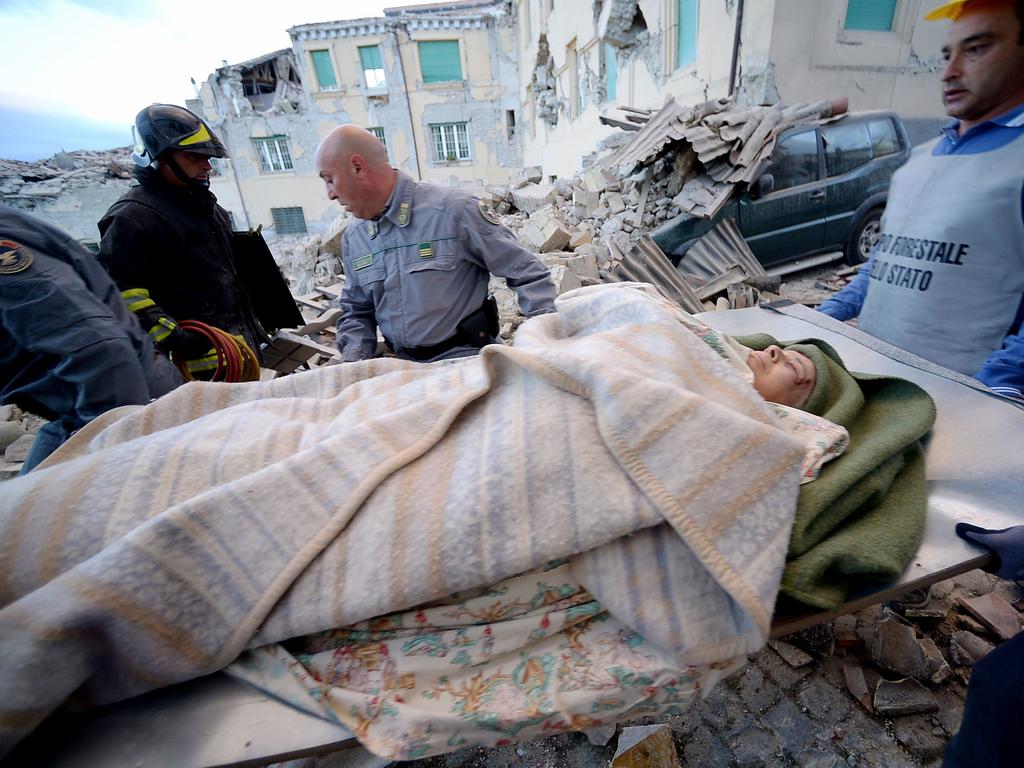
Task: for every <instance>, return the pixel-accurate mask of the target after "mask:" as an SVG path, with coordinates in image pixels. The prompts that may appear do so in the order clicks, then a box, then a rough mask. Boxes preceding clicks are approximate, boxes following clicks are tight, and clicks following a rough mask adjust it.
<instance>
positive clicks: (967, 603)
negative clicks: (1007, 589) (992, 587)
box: [957, 592, 1021, 640]
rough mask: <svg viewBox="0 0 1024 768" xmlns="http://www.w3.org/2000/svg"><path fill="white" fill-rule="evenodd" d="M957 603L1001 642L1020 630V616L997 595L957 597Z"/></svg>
mask: <svg viewBox="0 0 1024 768" xmlns="http://www.w3.org/2000/svg"><path fill="white" fill-rule="evenodd" d="M957 603H958V604H959V605H960V606H962V607H963V608H964V609H965V610H966V611H967V612H968V613H970V614H971V615H972V616H973V617H974V618H976V619H977V620H978V621H980V622H981V623H982V624H984V625H985V626H986V627H987V628H988V629H990V630H991V631H992V632H994V633H995V634H996V635H997V636H998V637H999V638H1000V639H1002V640H1009V639H1010V638H1011V637H1013V636H1014V635H1016V634H1017V633H1018V632H1020V630H1021V618H1020V614H1019V613H1017V611H1016V610H1015V609H1014V607H1013V606H1012V605H1010V604H1009V603H1008V602H1006V601H1005V600H1004V599H1003V598H1001V597H1000V596H999V595H997V594H994V593H991V592H990V593H989V594H987V595H979V596H978V597H973V598H969V599H968V598H963V597H959V598H957Z"/></svg>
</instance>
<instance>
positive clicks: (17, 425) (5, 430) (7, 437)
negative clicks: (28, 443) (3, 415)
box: [0, 421, 28, 451]
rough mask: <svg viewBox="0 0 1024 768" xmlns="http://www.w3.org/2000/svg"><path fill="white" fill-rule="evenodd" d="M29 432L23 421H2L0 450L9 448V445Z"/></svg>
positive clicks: (0, 423) (0, 426)
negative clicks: (25, 428)
mask: <svg viewBox="0 0 1024 768" xmlns="http://www.w3.org/2000/svg"><path fill="white" fill-rule="evenodd" d="M27 434H28V432H26V431H25V430H24V429H23V428H22V426H21V422H18V421H0V451H5V450H7V446H9V445H11V444H12V443H14V442H16V441H17V440H18V439H19V438H22V437H24V436H25V435H27Z"/></svg>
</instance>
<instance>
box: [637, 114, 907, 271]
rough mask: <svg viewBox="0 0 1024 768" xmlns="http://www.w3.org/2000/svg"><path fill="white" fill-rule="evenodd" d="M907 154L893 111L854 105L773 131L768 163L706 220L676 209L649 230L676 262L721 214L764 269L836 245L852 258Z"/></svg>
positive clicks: (864, 249)
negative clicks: (671, 216)
mask: <svg viewBox="0 0 1024 768" xmlns="http://www.w3.org/2000/svg"><path fill="white" fill-rule="evenodd" d="M908 157H910V140H909V139H908V138H907V131H906V128H905V127H904V125H903V121H902V120H900V118H899V116H898V115H897V114H895V113H893V112H861V113H854V114H850V115H845V116H843V117H840V118H836V119H834V120H830V121H827V122H822V123H819V124H816V125H804V126H799V127H795V128H791V129H789V130H787V131H785V132H784V133H782V134H781V136H780V137H779V139H778V141H777V143H776V145H775V151H774V152H773V153H772V161H771V165H770V166H769V167H768V170H767V172H766V173H764V174H763V175H762V176H761V177H760V178H759V179H757V180H756V181H755V182H753V183H752V184H751V185H750V187H749V188H748V189H746V190H744V191H742V192H739V193H738V194H737V195H736V196H734V197H733V199H732V200H731V201H730V202H729V203H728V204H727V205H726V206H725V208H723V209H722V210H721V211H720V212H719V213H718V215H716V216H715V217H714V218H713V219H702V218H696V217H693V216H689V215H683V216H680V217H678V218H676V219H674V220H672V221H669V222H666V223H665V224H663V225H662V226H661V227H659V228H658V229H657V230H655V232H654V233H653V237H654V241H655V242H656V243H657V244H658V245H659V246H660V247H661V249H662V250H663V251H665V253H666V254H668V255H669V256H670V258H672V260H673V261H674V262H676V263H678V261H679V259H680V258H681V257H682V256H683V255H684V254H685V253H686V251H687V249H689V247H690V246H691V245H692V244H693V243H694V242H696V241H697V240H698V239H700V238H701V237H702V236H703V235H704V234H706V233H707V232H708V231H709V230H710V229H711V228H712V227H714V226H715V225H716V224H718V223H719V222H720V221H722V220H723V219H727V218H732V219H735V220H736V223H737V225H738V226H739V229H740V232H741V233H742V234H743V237H744V239H745V240H746V241H747V244H748V245H749V246H750V248H751V250H752V251H753V252H754V255H755V256H757V258H758V260H759V261H760V262H761V263H762V264H763V265H764V266H765V267H768V268H771V267H776V266H780V265H782V264H785V263H786V262H789V261H793V260H794V259H798V258H802V257H805V256H810V255H812V254H816V253H828V252H832V251H839V250H841V251H843V253H844V255H845V258H846V262H847V263H848V264H859V263H861V262H863V261H865V260H866V259H867V257H868V255H869V254H870V253H871V248H872V246H873V245H874V243H875V240H876V239H877V238H878V233H879V228H880V222H881V219H882V211H883V210H884V209H885V201H886V197H887V196H888V193H889V180H890V179H891V178H892V174H893V172H894V171H895V170H896V169H897V168H899V167H900V166H901V165H903V163H905V162H906V160H907V158H908Z"/></svg>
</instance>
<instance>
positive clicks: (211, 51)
mask: <svg viewBox="0 0 1024 768" xmlns="http://www.w3.org/2000/svg"><path fill="white" fill-rule="evenodd" d="M403 4H409V2H403V1H402V0H391V1H390V2H381V1H380V0H333V2H328V1H327V0H285V2H273V3H271V2H268V3H257V2H251V0H248V1H247V0H205V2H199V3H181V2H172V0H0V29H2V30H3V40H4V42H3V56H0V158H6V159H15V160H40V159H43V158H47V157H50V156H51V155H53V154H54V153H55V152H59V151H61V150H62V149H63V150H66V151H72V150H76V149H110V148H113V147H119V146H128V145H129V144H131V125H132V123H133V122H134V120H135V115H136V113H137V112H138V111H139V110H141V109H142V108H143V107H144V106H146V105H148V104H150V103H152V102H154V101H157V102H166V103H171V104H181V105H182V106H184V102H185V99H190V98H195V96H196V90H195V88H194V87H193V85H192V83H191V80H190V79H193V78H194V79H195V82H196V84H197V85H202V83H203V81H204V80H206V78H207V77H209V75H210V74H212V73H213V71H214V70H215V69H216V68H217V67H220V66H222V64H223V62H224V61H225V60H226V61H227V62H228V63H230V64H233V63H237V62H240V61H245V60H247V59H251V58H254V57H256V56H260V55H262V54H264V53H269V52H270V51H275V50H278V49H280V48H288V47H290V46H291V40H290V39H289V37H288V32H287V29H288V28H289V27H293V26H296V25H298V24H308V23H312V22H318V21H333V20H336V19H354V18H361V17H367V16H382V15H383V9H384V8H388V7H393V6H397V5H403Z"/></svg>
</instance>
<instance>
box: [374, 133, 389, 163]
mask: <svg viewBox="0 0 1024 768" xmlns="http://www.w3.org/2000/svg"><path fill="white" fill-rule="evenodd" d="M369 130H370V133H372V134H373V135H374V136H376V137H377V138H378V139H379V140H380V143H381V144H383V145H384V149H385V150H387V153H388V158H389V159H390V157H391V150H390V149H388V140H387V139H386V138H384V129H383V128H370V129H369Z"/></svg>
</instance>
